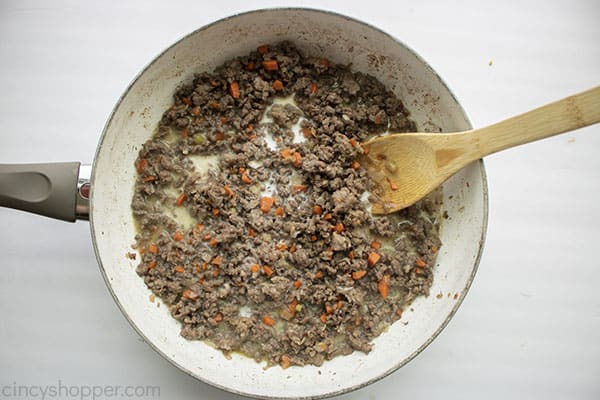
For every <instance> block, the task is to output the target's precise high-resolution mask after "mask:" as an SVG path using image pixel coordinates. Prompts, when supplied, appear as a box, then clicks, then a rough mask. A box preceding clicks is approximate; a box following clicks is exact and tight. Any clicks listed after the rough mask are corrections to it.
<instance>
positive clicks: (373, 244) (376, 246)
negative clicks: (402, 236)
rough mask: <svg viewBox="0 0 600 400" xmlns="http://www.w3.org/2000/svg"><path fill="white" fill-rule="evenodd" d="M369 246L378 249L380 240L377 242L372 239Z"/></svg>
mask: <svg viewBox="0 0 600 400" xmlns="http://www.w3.org/2000/svg"><path fill="white" fill-rule="evenodd" d="M371 247H372V248H374V249H375V250H379V249H380V248H381V242H378V241H377V240H373V241H372V242H371Z"/></svg>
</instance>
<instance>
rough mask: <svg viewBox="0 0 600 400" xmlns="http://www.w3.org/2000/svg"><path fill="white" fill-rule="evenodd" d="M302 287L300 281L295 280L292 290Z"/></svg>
mask: <svg viewBox="0 0 600 400" xmlns="http://www.w3.org/2000/svg"><path fill="white" fill-rule="evenodd" d="M300 286H302V281H300V280H296V281H294V288H296V289H299V288H300Z"/></svg>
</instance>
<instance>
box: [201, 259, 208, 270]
mask: <svg viewBox="0 0 600 400" xmlns="http://www.w3.org/2000/svg"><path fill="white" fill-rule="evenodd" d="M207 269H208V263H207V262H206V261H204V262H203V263H202V271H206V270H207Z"/></svg>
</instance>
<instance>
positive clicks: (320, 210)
mask: <svg viewBox="0 0 600 400" xmlns="http://www.w3.org/2000/svg"><path fill="white" fill-rule="evenodd" d="M313 214H315V215H321V214H323V207H321V206H320V205H315V206H314V207H313Z"/></svg>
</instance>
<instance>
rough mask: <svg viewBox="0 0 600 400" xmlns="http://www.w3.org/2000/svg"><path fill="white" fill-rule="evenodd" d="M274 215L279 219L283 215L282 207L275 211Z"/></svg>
mask: <svg viewBox="0 0 600 400" xmlns="http://www.w3.org/2000/svg"><path fill="white" fill-rule="evenodd" d="M275 215H277V216H278V217H281V216H282V215H283V207H281V206H279V207H277V208H276V209H275Z"/></svg>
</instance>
